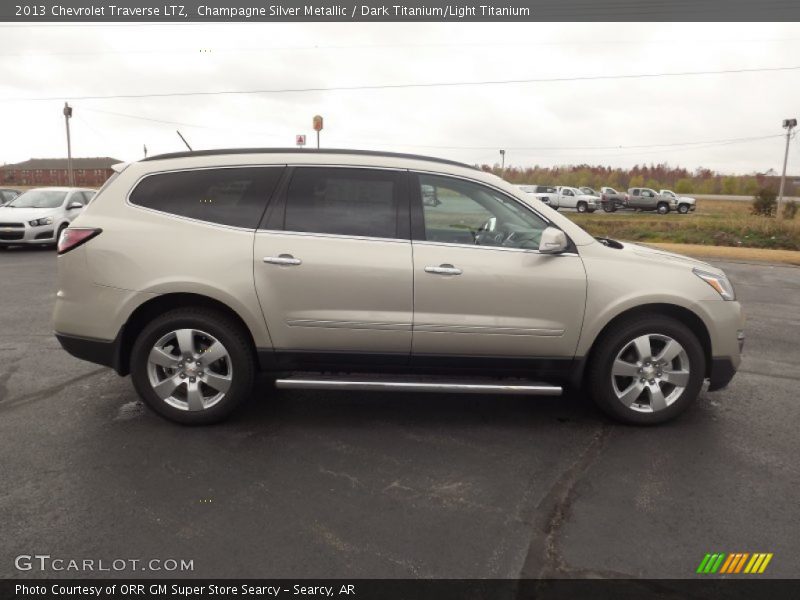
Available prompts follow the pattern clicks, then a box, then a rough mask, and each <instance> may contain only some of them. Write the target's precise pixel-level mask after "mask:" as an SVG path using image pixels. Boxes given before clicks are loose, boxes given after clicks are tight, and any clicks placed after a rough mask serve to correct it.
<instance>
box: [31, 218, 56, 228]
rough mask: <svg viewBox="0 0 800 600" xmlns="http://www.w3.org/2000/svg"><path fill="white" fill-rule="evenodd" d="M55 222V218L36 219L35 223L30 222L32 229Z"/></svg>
mask: <svg viewBox="0 0 800 600" xmlns="http://www.w3.org/2000/svg"><path fill="white" fill-rule="evenodd" d="M52 222H53V217H43V218H41V219H34V220H33V221H28V224H30V226H31V227H40V226H41V225H50V223H52Z"/></svg>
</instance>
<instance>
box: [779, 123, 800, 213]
mask: <svg viewBox="0 0 800 600" xmlns="http://www.w3.org/2000/svg"><path fill="white" fill-rule="evenodd" d="M795 127H797V119H784V120H783V128H784V129H785V130H786V152H784V154H783V172H782V173H781V187H780V190H779V191H778V207H777V208H778V214H777V217H778V218H779V219H780V218H781V205H782V204H783V187H784V184H785V183H786V163H787V162H788V160H789V140H790V139H791V137H792V129H793V128H795Z"/></svg>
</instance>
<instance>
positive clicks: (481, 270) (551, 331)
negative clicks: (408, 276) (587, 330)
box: [412, 174, 586, 364]
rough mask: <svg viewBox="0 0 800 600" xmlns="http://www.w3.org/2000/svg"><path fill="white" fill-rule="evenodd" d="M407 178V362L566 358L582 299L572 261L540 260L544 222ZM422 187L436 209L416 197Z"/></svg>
mask: <svg viewBox="0 0 800 600" xmlns="http://www.w3.org/2000/svg"><path fill="white" fill-rule="evenodd" d="M413 179H414V187H415V189H416V190H417V194H416V199H415V197H414V195H413V194H412V223H413V229H414V231H413V234H414V242H413V247H414V340H413V348H412V352H413V357H412V361H413V362H418V363H419V362H422V363H424V362H425V361H426V360H427V359H431V358H432V359H436V358H437V357H454V356H455V357H473V358H494V359H497V358H500V359H503V358H505V359H508V358H526V359H541V358H543V357H548V358H555V359H571V358H572V357H573V355H574V353H575V348H576V346H577V342H578V336H579V334H580V328H581V323H582V320H583V311H584V308H585V299H586V274H585V271H584V268H583V263H582V261H581V259H580V257H579V256H578V255H577V254H576V253H574V252H568V253H564V254H562V255H545V254H540V253H539V251H538V247H539V238H540V237H541V233H542V231H543V230H544V229H545V227H547V225H548V223H547V221H546V220H545V219H544V218H543V217H541V216H539V215H538V214H537V213H535V212H534V211H532V210H530V209H529V208H528V207H527V206H525V205H523V204H522V203H520V202H518V201H517V200H515V199H513V198H511V197H509V196H506V195H505V194H503V193H501V192H499V191H497V190H494V189H493V188H490V187H487V186H485V185H483V184H481V183H478V182H473V181H469V180H464V179H459V178H454V177H445V176H439V175H428V174H419V175H417V176H414V177H413ZM425 186H427V187H428V188H433V189H434V190H435V192H436V198H437V201H438V202H437V203H436V204H434V203H432V202H426V201H424V199H423V198H422V196H421V194H420V193H419V189H420V187H423V188H424V187H425ZM462 364H463V363H462Z"/></svg>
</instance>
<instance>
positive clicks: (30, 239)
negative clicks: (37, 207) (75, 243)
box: [0, 223, 58, 246]
mask: <svg viewBox="0 0 800 600" xmlns="http://www.w3.org/2000/svg"><path fill="white" fill-rule="evenodd" d="M19 225H20V224H19V223H15V224H14V225H13V226H5V225H3V226H0V245H5V246H14V245H17V244H55V243H56V242H57V241H58V240H56V230H55V223H51V224H50V225H39V226H37V227H31V226H30V225H29V224H28V223H22V224H21V225H22V227H20V226H19Z"/></svg>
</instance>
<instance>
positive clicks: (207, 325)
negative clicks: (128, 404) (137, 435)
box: [131, 308, 255, 425]
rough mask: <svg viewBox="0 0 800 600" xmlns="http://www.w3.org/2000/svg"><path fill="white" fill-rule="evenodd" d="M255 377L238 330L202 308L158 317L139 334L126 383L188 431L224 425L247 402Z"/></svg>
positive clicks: (221, 316)
mask: <svg viewBox="0 0 800 600" xmlns="http://www.w3.org/2000/svg"><path fill="white" fill-rule="evenodd" d="M254 372H255V365H254V360H253V354H252V351H251V349H250V344H249V343H248V340H247V337H246V334H245V333H244V332H243V331H242V328H241V327H240V326H239V324H238V323H236V322H235V321H234V320H233V319H231V318H230V317H228V316H227V315H225V314H222V313H219V312H216V311H213V310H208V309H205V308H181V309H176V310H172V311H169V312H167V313H165V314H163V315H161V316H160V317H158V318H156V319H155V320H153V321H152V322H151V323H149V324H148V325H147V326H146V327H145V328H144V329H143V330H142V332H141V333H140V334H139V336H138V337H137V339H136V342H135V343H134V345H133V349H132V351H131V378H132V379H133V385H134V387H135V388H136V391H137V392H138V393H139V396H140V397H141V398H142V400H144V402H145V403H146V404H147V405H148V406H150V408H152V409H153V410H154V411H156V412H157V413H159V414H160V415H162V416H164V417H166V418H168V419H170V420H172V421H176V422H178V423H183V424H187V425H201V424H203V425H204V424H209V423H215V422H218V421H221V420H223V419H225V418H226V417H227V416H228V415H229V414H230V413H231V412H232V411H233V410H234V409H235V408H236V407H237V406H239V405H240V404H241V403H242V402H243V401H244V400H245V399H246V398H248V397H249V396H250V393H251V391H252V388H253V379H254Z"/></svg>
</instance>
